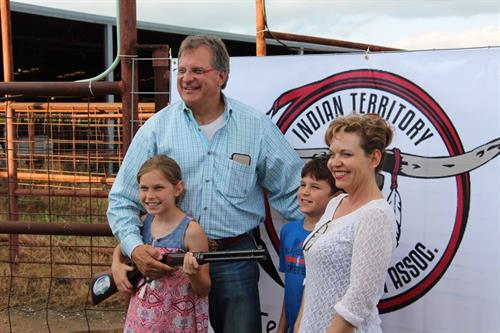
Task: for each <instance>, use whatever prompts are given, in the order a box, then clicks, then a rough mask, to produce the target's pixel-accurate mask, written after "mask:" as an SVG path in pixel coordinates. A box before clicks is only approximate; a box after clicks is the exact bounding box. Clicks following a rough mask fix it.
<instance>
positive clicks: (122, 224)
mask: <svg viewBox="0 0 500 333" xmlns="http://www.w3.org/2000/svg"><path fill="white" fill-rule="evenodd" d="M146 127H147V123H146V124H145V125H144V126H143V127H141V128H140V129H139V131H138V132H137V134H136V136H135V137H134V139H133V140H132V143H131V145H130V147H129V149H128V151H127V154H126V155H125V158H124V159H123V161H122V164H121V166H120V170H119V171H118V174H117V175H116V179H115V181H114V183H113V186H112V187H111V191H110V192H109V196H108V199H109V202H108V210H107V217H108V222H109V225H110V227H111V230H112V231H113V234H114V235H115V237H116V238H118V240H119V241H120V246H121V248H122V251H123V252H124V254H126V255H127V256H128V257H132V256H131V255H132V251H133V249H134V248H136V247H137V246H139V245H141V244H143V242H142V237H141V233H140V227H141V226H142V223H141V221H140V219H139V214H140V212H141V204H140V202H139V185H138V184H137V177H136V176H137V172H138V171H139V168H140V167H141V166H142V164H143V163H144V162H145V161H146V160H147V159H148V158H150V157H151V156H153V155H154V154H155V152H156V148H155V147H156V144H155V142H154V138H153V135H152V134H151V133H148V131H147V130H145V129H146ZM149 132H152V131H149Z"/></svg>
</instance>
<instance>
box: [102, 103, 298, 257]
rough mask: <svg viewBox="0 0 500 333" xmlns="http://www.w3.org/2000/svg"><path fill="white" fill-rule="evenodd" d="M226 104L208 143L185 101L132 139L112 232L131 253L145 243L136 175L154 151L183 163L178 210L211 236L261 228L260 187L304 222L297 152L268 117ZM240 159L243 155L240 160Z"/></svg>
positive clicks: (114, 200)
mask: <svg viewBox="0 0 500 333" xmlns="http://www.w3.org/2000/svg"><path fill="white" fill-rule="evenodd" d="M224 99H225V103H224V104H225V110H224V124H223V126H222V128H220V129H219V130H218V131H217V132H216V133H215V134H214V136H213V138H212V140H210V141H208V140H207V138H206V137H205V135H204V134H203V132H201V131H200V130H199V125H198V123H197V122H196V120H195V119H194V116H193V114H192V112H191V111H190V110H189V109H188V108H187V107H186V106H185V104H184V103H183V102H177V103H175V104H172V105H170V106H168V107H166V108H165V109H163V110H161V111H160V112H158V113H156V114H155V115H154V116H153V117H152V118H151V119H149V120H148V121H147V122H146V123H145V124H144V125H143V126H142V127H141V128H140V129H139V131H138V132H137V134H136V135H135V137H134V139H133V141H132V143H131V145H130V147H129V149H128V151H127V154H126V156H125V158H124V160H123V163H122V165H121V167H120V170H119V172H118V175H117V177H116V180H115V182H114V184H113V187H112V189H111V191H110V194H109V208H108V220H109V223H110V226H111V229H112V230H113V233H114V234H115V236H117V237H118V238H119V240H120V242H121V247H122V249H123V250H124V252H125V253H126V254H127V255H129V256H130V254H131V252H132V250H133V249H134V248H135V247H136V246H138V245H140V244H142V243H143V242H142V239H141V236H140V231H139V228H140V226H141V225H142V223H141V222H140V220H139V217H138V214H139V211H140V210H143V209H142V208H141V205H140V202H139V188H138V184H137V180H136V175H137V172H138V170H139V168H140V166H141V165H142V164H143V163H144V162H145V161H146V160H147V159H149V158H150V157H152V156H153V155H157V154H165V155H168V156H169V157H171V158H173V159H174V160H176V161H177V163H178V164H179V165H180V167H181V170H182V174H183V179H184V183H185V188H186V194H185V197H184V199H183V201H182V203H181V208H182V209H183V210H184V211H185V212H186V213H187V214H189V215H191V216H193V217H195V218H196V219H197V220H198V221H199V222H200V224H201V226H202V227H203V229H204V231H205V233H206V234H207V236H208V237H209V238H214V239H218V238H226V237H233V236H237V235H240V234H242V233H245V232H247V231H249V230H251V229H253V228H255V227H256V226H258V224H259V222H261V221H263V218H264V212H265V209H264V198H263V194H262V190H263V189H266V190H267V194H268V199H269V202H270V204H271V206H273V207H274V208H275V209H276V210H278V211H279V212H280V213H281V214H282V215H283V217H284V218H285V219H296V218H300V217H301V213H300V212H299V210H298V204H297V201H296V197H295V195H296V191H297V188H298V186H299V183H300V170H301V168H302V161H301V160H300V158H299V157H298V155H297V153H296V152H295V151H294V150H293V148H292V147H291V146H290V145H289V144H288V142H287V141H286V140H285V138H284V136H283V135H282V134H281V132H280V131H279V129H278V128H277V127H276V125H274V124H273V123H272V122H271V121H270V120H269V119H268V118H267V116H266V115H265V114H263V113H261V112H258V111H256V110H255V109H253V108H251V107H249V106H247V105H245V104H243V103H240V102H238V101H236V100H234V99H231V98H227V97H224ZM235 154H236V156H239V157H241V156H244V158H238V159H235V158H234V156H235ZM247 156H248V157H247Z"/></svg>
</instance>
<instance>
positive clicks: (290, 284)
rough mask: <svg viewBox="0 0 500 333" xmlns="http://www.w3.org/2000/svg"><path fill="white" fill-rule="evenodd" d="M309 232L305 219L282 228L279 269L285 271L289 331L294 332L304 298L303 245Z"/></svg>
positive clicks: (285, 300) (285, 302) (291, 222)
mask: <svg viewBox="0 0 500 333" xmlns="http://www.w3.org/2000/svg"><path fill="white" fill-rule="evenodd" d="M309 233H310V231H309V230H305V229H304V219H300V220H293V221H290V222H288V223H287V224H285V225H284V226H283V227H282V228H281V233H280V266H279V270H280V272H283V273H285V298H284V304H285V316H286V321H287V322H288V331H289V332H293V326H294V324H295V320H296V319H297V315H298V313H299V308H300V301H301V299H302V291H303V289H304V287H303V282H304V277H305V276H306V267H305V265H304V254H303V253H302V245H303V243H304V239H306V237H307V235H309Z"/></svg>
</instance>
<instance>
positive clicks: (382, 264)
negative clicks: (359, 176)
mask: <svg viewBox="0 0 500 333" xmlns="http://www.w3.org/2000/svg"><path fill="white" fill-rule="evenodd" d="M346 196H347V195H346V194H342V195H339V196H337V197H335V198H333V199H332V200H331V201H330V202H329V203H328V206H327V208H326V210H325V213H324V214H323V216H322V217H321V219H320V220H319V221H318V223H317V224H316V226H315V228H314V231H313V232H311V234H310V235H309V236H308V237H307V238H306V240H305V241H304V248H305V249H306V248H308V244H307V242H308V240H309V239H310V238H312V237H314V239H312V240H311V242H312V245H311V247H310V248H309V249H308V250H307V251H304V257H305V262H306V281H305V289H304V310H303V314H302V320H301V323H300V330H299V332H300V333H321V332H325V330H326V329H327V328H328V327H329V326H330V324H331V322H332V320H333V318H334V316H335V314H336V313H339V314H340V315H341V316H342V317H343V318H344V319H345V320H347V321H348V322H349V323H351V324H352V325H353V326H355V327H356V328H355V330H354V332H356V333H361V332H363V333H379V332H382V329H381V327H380V317H379V314H378V310H377V303H378V301H379V300H380V298H381V297H382V294H383V290H384V281H385V276H386V271H387V268H388V267H389V264H390V260H391V255H392V252H393V250H394V248H395V246H396V228H395V225H396V222H395V217H394V213H393V211H392V209H391V207H390V206H389V205H388V204H387V202H386V201H385V199H379V200H373V201H370V202H368V203H366V204H365V205H364V206H362V207H360V208H358V209H357V210H355V211H354V212H352V213H350V214H347V215H345V216H342V217H340V218H337V219H335V220H333V221H331V222H328V221H329V220H330V219H331V218H332V216H333V214H334V212H335V210H336V209H337V206H338V204H339V203H340V201H341V200H342V199H343V198H344V197H346ZM326 223H328V227H325V226H324V225H325V224H326ZM325 228H326V229H325ZM317 230H319V231H320V232H316V231H317ZM323 231H324V234H321V232H323ZM315 234H316V236H315Z"/></svg>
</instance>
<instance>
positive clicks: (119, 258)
mask: <svg viewBox="0 0 500 333" xmlns="http://www.w3.org/2000/svg"><path fill="white" fill-rule="evenodd" d="M129 262H130V261H129V260H128V258H127V257H126V256H124V255H123V254H122V251H121V248H120V245H117V246H116V247H115V249H114V251H113V262H112V264H111V272H112V273H113V280H114V281H115V284H116V287H117V288H118V290H119V291H122V292H125V293H132V291H133V289H132V288H133V286H132V284H131V283H130V281H129V280H128V278H127V273H128V272H131V271H133V270H134V267H132V266H129V265H128V263H129Z"/></svg>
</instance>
